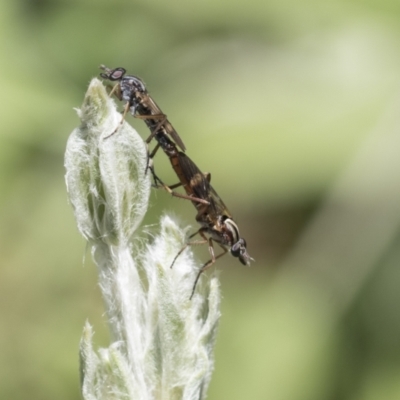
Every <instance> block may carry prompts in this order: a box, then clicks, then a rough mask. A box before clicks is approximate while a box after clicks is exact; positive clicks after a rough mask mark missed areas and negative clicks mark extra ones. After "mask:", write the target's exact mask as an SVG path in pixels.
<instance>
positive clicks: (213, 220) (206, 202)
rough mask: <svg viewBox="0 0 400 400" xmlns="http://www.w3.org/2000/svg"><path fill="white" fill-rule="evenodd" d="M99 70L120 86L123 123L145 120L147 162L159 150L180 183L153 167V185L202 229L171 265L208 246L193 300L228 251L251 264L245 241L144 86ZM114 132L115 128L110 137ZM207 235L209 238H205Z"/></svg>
mask: <svg viewBox="0 0 400 400" xmlns="http://www.w3.org/2000/svg"><path fill="white" fill-rule="evenodd" d="M100 68H101V69H103V70H104V71H106V73H102V74H100V75H101V77H102V78H104V79H108V80H110V81H118V82H119V84H117V85H116V86H115V87H114V88H113V90H112V92H111V94H112V93H115V94H116V96H117V97H118V98H119V99H120V100H125V101H126V105H125V109H124V113H123V117H122V118H123V119H124V118H125V115H126V113H127V112H128V111H130V112H131V114H132V115H133V116H134V117H137V118H142V119H144V121H145V123H146V125H147V126H148V127H149V129H150V132H151V133H150V136H149V137H148V138H147V139H146V143H147V144H149V143H150V141H151V140H152V139H153V138H154V139H155V140H156V141H157V145H156V147H155V148H154V150H153V151H152V153H151V154H149V159H150V160H152V159H153V158H154V156H155V154H156V152H157V151H158V149H159V148H160V147H161V148H162V150H163V151H164V153H165V154H166V155H167V156H168V158H169V160H170V162H171V165H172V168H173V169H174V171H175V173H176V175H177V176H178V179H179V183H177V184H175V185H171V186H167V185H165V184H164V183H163V182H162V181H161V179H160V178H158V176H157V175H156V174H155V171H154V167H153V165H150V166H149V168H150V170H151V172H152V175H153V178H154V181H155V182H156V184H158V183H160V185H161V186H162V187H163V188H164V189H165V190H167V191H168V192H169V193H170V194H172V195H173V196H176V197H181V198H184V199H187V200H190V201H191V202H192V203H193V205H194V206H195V207H196V210H197V215H196V221H197V222H198V223H199V224H200V226H201V227H200V229H199V230H197V231H196V232H195V233H193V234H192V235H190V236H189V239H191V238H193V237H194V236H196V235H200V237H201V239H200V240H193V241H189V242H187V243H186V245H185V246H183V247H182V249H181V250H180V251H179V252H178V254H177V255H176V256H175V258H174V260H173V261H172V264H171V268H172V266H173V265H174V263H175V261H176V259H177V258H178V257H179V255H180V254H182V252H183V251H184V250H185V249H186V248H187V247H188V246H192V245H200V244H208V250H209V253H210V255H211V259H210V260H209V261H207V262H206V263H205V264H203V266H202V267H201V268H200V270H199V272H198V273H197V276H196V279H195V282H194V285H193V290H192V293H191V296H190V298H192V297H193V294H194V291H195V288H196V285H197V282H198V280H199V278H200V275H201V274H202V273H203V272H204V271H206V270H207V269H209V268H210V267H211V266H212V265H213V264H214V263H215V262H216V260H217V259H218V258H220V257H222V256H223V255H225V254H226V253H227V252H228V251H230V253H231V254H232V255H233V256H234V257H236V258H238V259H239V261H240V262H241V263H242V264H243V265H249V264H250V261H251V260H253V259H252V258H251V257H250V255H249V254H248V253H247V244H246V241H245V239H244V238H242V237H240V234H239V228H238V226H237V224H236V223H235V222H234V220H233V218H232V215H231V213H230V212H229V210H228V208H227V207H226V206H225V204H224V202H223V201H222V199H221V198H220V197H219V196H218V194H217V192H216V191H215V190H214V188H213V187H212V186H211V184H210V180H211V175H210V174H204V173H202V172H201V171H200V169H199V168H198V167H197V165H196V164H195V163H194V162H193V161H192V160H191V159H190V158H189V157H188V156H187V155H186V154H185V153H184V152H183V151H184V150H185V146H184V145H183V142H182V140H181V138H180V137H179V135H178V133H177V132H176V131H175V129H174V128H173V126H172V125H171V123H170V122H169V121H168V119H167V117H166V115H165V114H163V113H162V111H161V110H160V108H159V107H158V106H157V104H156V103H155V102H154V100H153V99H152V98H151V97H150V95H149V94H148V92H147V90H146V87H145V85H144V83H143V82H142V81H141V80H140V79H139V78H137V77H135V76H133V75H125V74H126V70H125V69H124V68H116V69H113V70H111V69H109V68H107V67H105V66H101V67H100ZM123 119H122V121H123ZM122 121H121V123H122ZM117 130H118V127H117V129H116V130H115V131H114V132H113V133H112V134H111V135H113V134H114V133H115V132H116V131H117ZM111 135H109V136H111ZM171 139H172V140H171ZM174 141H175V143H176V144H175V143H174ZM177 146H179V148H180V149H181V150H182V151H180V150H179V149H178V148H177ZM179 186H183V188H184V190H185V192H186V195H183V194H180V193H176V192H174V191H173V190H172V189H175V188H176V187H179ZM206 235H208V237H207V236H206ZM214 242H215V243H217V244H218V245H219V246H220V247H221V248H222V250H223V252H222V253H221V254H218V255H217V256H216V255H215V252H214V245H213V243H214Z"/></svg>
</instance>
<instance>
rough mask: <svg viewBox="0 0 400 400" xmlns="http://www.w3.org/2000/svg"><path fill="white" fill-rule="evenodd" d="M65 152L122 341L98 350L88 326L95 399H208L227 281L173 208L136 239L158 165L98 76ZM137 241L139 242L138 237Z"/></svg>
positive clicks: (84, 342) (74, 197)
mask: <svg viewBox="0 0 400 400" xmlns="http://www.w3.org/2000/svg"><path fill="white" fill-rule="evenodd" d="M78 115H79V117H80V119H81V126H80V127H79V128H77V129H75V130H74V131H73V132H72V134H71V136H70V138H69V140H68V145H67V150H66V154H65V167H66V183H67V190H68V195H69V199H70V202H71V204H72V207H73V209H74V213H75V218H76V221H77V225H78V229H79V230H80V232H81V234H82V235H83V236H84V237H85V238H86V239H87V240H88V242H89V245H90V246H91V248H92V255H93V259H94V261H95V263H96V264H97V266H98V270H99V282H100V287H101V290H102V294H103V297H104V302H105V305H106V311H107V318H108V322H109V326H110V330H111V340H112V343H111V344H110V346H109V347H108V348H106V349H100V350H99V351H97V352H96V351H95V350H94V349H93V345H92V336H93V331H92V328H91V326H90V325H89V323H86V325H85V327H84V332H83V337H82V339H81V346H80V359H81V387H82V395H83V398H84V399H85V400H106V399H107V400H109V399H115V400H117V399H132V400H133V399H135V400H158V399H160V400H161V399H162V400H178V399H179V400H195V399H196V400H199V399H203V398H204V397H205V394H206V389H207V387H208V384H209V382H210V379H211V373H212V369H213V347H214V341H215V335H216V329H217V324H218V319H219V316H220V312H219V303H220V294H219V283H218V280H217V278H216V277H215V276H214V275H213V276H212V277H211V279H209V278H206V277H202V278H201V279H200V282H199V284H198V285H197V287H196V292H195V295H194V296H193V298H192V300H189V296H190V294H191V291H192V287H193V283H194V279H195V277H196V274H197V271H198V268H199V266H198V265H196V264H195V262H194V260H193V256H192V254H191V252H190V251H189V250H187V251H185V252H184V253H183V254H182V255H181V256H179V257H178V259H177V260H176V262H175V264H174V267H173V268H172V269H171V268H170V265H171V262H172V260H173V259H174V257H175V255H176V254H177V252H178V251H179V250H180V249H181V248H182V246H183V244H184V240H185V232H183V231H182V230H181V229H179V227H178V226H177V224H176V223H175V222H174V221H173V220H172V219H171V218H170V217H168V216H164V217H163V218H162V219H161V230H160V233H159V234H158V235H156V236H155V237H154V240H153V242H152V243H151V244H148V245H146V246H145V249H144V250H141V251H140V250H139V248H138V246H137V245H133V244H132V243H133V242H132V239H133V237H134V233H135V231H136V230H137V228H138V226H139V224H140V222H141V221H142V219H143V216H144V214H145V212H146V210H147V205H148V199H149V194H150V187H151V185H150V178H149V176H148V175H149V174H145V169H146V163H147V151H146V146H145V145H144V142H143V140H142V139H141V138H140V136H138V134H137V133H136V131H135V130H133V128H132V127H130V126H129V125H128V124H127V123H126V122H124V123H123V124H122V125H121V126H120V128H119V129H118V131H117V132H116V133H115V134H114V135H112V136H111V137H110V138H108V139H105V137H107V136H108V135H110V133H112V132H113V131H114V130H115V128H116V127H117V126H118V124H119V123H120V121H121V114H120V113H118V112H117V110H116V107H115V104H114V102H113V101H112V100H111V99H110V98H109V96H108V95H107V92H106V90H105V88H104V86H103V85H102V83H101V82H100V81H99V80H97V79H93V80H92V82H91V84H90V86H89V89H88V92H87V93H86V97H85V100H84V103H83V105H82V108H81V109H80V110H78ZM135 242H136V243H137V242H139V241H135Z"/></svg>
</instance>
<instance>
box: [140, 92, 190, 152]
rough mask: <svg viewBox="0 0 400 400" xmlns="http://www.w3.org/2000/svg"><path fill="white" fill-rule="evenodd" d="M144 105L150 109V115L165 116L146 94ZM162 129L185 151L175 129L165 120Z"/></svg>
mask: <svg viewBox="0 0 400 400" xmlns="http://www.w3.org/2000/svg"><path fill="white" fill-rule="evenodd" d="M146 105H147V106H148V108H149V109H150V112H151V114H153V115H165V114H164V113H163V112H162V111H161V108H160V107H159V106H158V105H157V103H156V102H155V101H154V100H153V98H152V97H151V96H150V95H149V94H148V93H147V96H146ZM163 127H164V129H165V131H166V132H167V133H168V135H169V136H170V137H171V138H172V140H173V141H174V142H175V143H176V144H177V145H178V146H179V147H180V148H181V150H182V151H185V150H186V147H185V145H184V144H183V141H182V139H181V138H180V136H179V135H178V132H177V131H176V130H175V128H174V127H173V126H172V124H171V123H170V122H169V121H168V119H166V121H165V122H164V124H163Z"/></svg>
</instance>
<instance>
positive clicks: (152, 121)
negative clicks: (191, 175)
mask: <svg viewBox="0 0 400 400" xmlns="http://www.w3.org/2000/svg"><path fill="white" fill-rule="evenodd" d="M100 69H102V70H104V71H105V73H101V74H100V76H101V77H102V78H104V79H107V80H109V81H116V82H118V83H117V84H116V85H115V86H114V88H113V89H112V91H111V93H110V96H111V95H113V94H115V96H116V97H117V98H118V99H119V100H124V101H126V104H125V108H124V112H123V114H122V119H121V123H120V125H121V124H122V122H123V121H124V119H125V116H126V114H127V112H128V111H130V113H131V114H132V115H133V116H134V117H135V118H140V119H143V120H144V122H145V123H146V125H147V126H148V128H149V129H150V132H151V134H150V136H149V137H148V138H147V139H146V144H149V143H150V142H151V140H152V139H153V137H154V135H155V132H157V131H158V130H159V129H160V128H163V131H164V132H165V133H166V134H167V135H169V136H170V137H171V138H172V139H173V140H174V142H175V143H176V144H177V145H178V146H179V148H180V149H181V150H182V151H185V150H186V147H185V145H184V144H183V141H182V139H181V138H180V136H179V135H178V132H177V131H176V130H175V129H174V127H173V126H172V125H171V124H170V122H169V121H168V119H167V116H166V115H165V114H164V113H163V112H162V111H161V109H160V107H159V106H158V105H157V104H156V102H155V101H154V100H153V99H152V98H151V96H150V95H149V93H148V91H147V89H146V87H145V85H144V83H143V82H142V81H141V80H140V79H139V78H138V77H136V76H133V75H125V74H126V69H124V68H115V69H110V68H107V67H106V66H105V65H101V66H100ZM120 125H119V126H117V127H116V129H115V130H114V131H113V132H112V133H110V134H109V135H108V136H107V137H106V139H107V138H109V137H110V136H112V135H114V133H116V132H117V131H118V129H119V127H120Z"/></svg>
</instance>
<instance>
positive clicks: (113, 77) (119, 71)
mask: <svg viewBox="0 0 400 400" xmlns="http://www.w3.org/2000/svg"><path fill="white" fill-rule="evenodd" d="M125 72H126V69H125V68H115V69H114V70H113V71H111V72H110V74H109V75H108V76H107V75H106V74H100V75H101V76H102V77H103V78H104V77H106V79H109V80H110V81H118V80H120V79H121V78H122V77H123V76H124V75H125Z"/></svg>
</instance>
